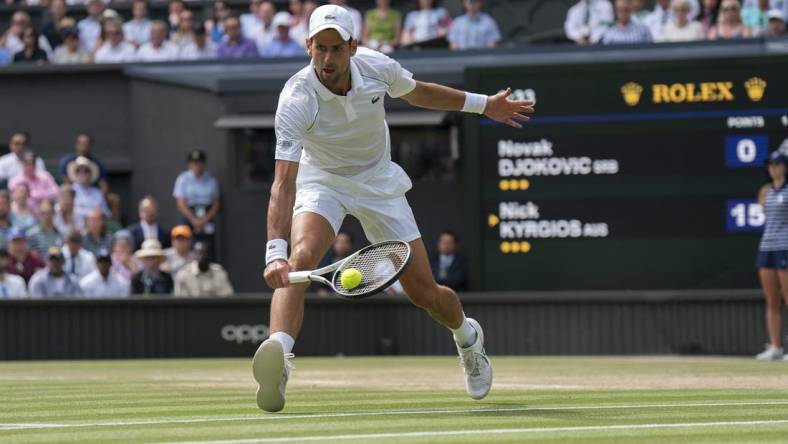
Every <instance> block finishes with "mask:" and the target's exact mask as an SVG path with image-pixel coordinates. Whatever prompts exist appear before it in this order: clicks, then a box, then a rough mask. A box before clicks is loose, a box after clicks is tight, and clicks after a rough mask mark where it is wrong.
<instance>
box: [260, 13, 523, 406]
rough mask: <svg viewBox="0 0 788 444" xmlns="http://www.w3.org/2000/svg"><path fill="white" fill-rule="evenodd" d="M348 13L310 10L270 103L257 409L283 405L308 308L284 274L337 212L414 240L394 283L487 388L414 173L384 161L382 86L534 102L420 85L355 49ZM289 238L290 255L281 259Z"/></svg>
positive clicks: (440, 96) (473, 329) (313, 256)
mask: <svg viewBox="0 0 788 444" xmlns="http://www.w3.org/2000/svg"><path fill="white" fill-rule="evenodd" d="M353 31H354V30H353V22H352V20H351V18H350V15H349V14H348V12H347V11H346V10H345V9H344V8H342V7H340V6H336V5H325V6H321V7H319V8H317V9H316V10H315V11H314V13H312V16H311V18H310V19H309V36H308V39H307V41H306V45H307V52H308V53H309V55H310V56H311V57H312V61H311V63H310V65H309V66H307V67H305V68H304V69H302V70H301V71H299V72H298V73H296V74H295V75H294V76H293V77H291V78H290V80H288V81H287V83H286V84H285V86H284V88H283V89H282V93H281V94H280V96H279V104H278V107H277V110H276V119H275V129H276V166H275V178H274V183H273V185H272V187H271V199H270V202H269V204H268V239H269V241H268V243H267V246H266V258H265V262H266V268H265V280H266V282H267V283H268V285H269V286H271V288H274V289H275V291H274V297H273V300H272V302H271V320H270V329H271V335H270V337H269V339H268V340H266V341H265V342H263V343H262V344H261V345H260V348H259V349H258V350H257V352H256V353H255V356H254V360H253V364H252V369H253V373H254V377H255V379H256V380H257V383H258V384H259V387H258V390H257V404H258V406H259V407H260V408H261V409H263V410H266V411H269V412H276V411H279V410H281V409H282V408H283V407H284V405H285V387H286V384H287V380H288V377H289V373H290V369H291V368H292V366H291V365H290V362H289V359H290V358H292V357H293V354H292V349H293V344H294V342H295V338H296V337H297V335H298V332H299V330H300V329H301V323H302V321H303V317H304V291H305V289H306V284H298V285H290V284H289V282H288V273H289V272H291V271H300V270H311V269H314V268H316V267H317V265H318V263H319V262H320V259H321V258H322V257H323V255H324V254H325V253H326V251H327V250H328V248H329V247H330V245H331V244H332V241H333V239H334V236H335V235H336V233H337V232H338V231H339V228H340V226H341V225H342V221H343V219H344V218H345V215H347V214H351V215H353V216H355V217H356V218H358V220H359V221H360V222H361V226H362V228H363V229H364V233H365V234H366V236H367V238H368V239H369V241H370V242H373V243H374V242H380V241H383V240H389V239H399V240H403V241H405V242H408V243H409V244H410V246H411V248H412V258H411V262H410V265H409V266H408V268H407V270H406V271H405V273H403V275H402V276H401V277H400V282H401V284H402V286H403V288H404V290H405V293H407V295H408V297H409V298H410V300H411V301H412V303H413V304H414V305H416V306H417V307H420V308H423V309H424V310H426V311H427V312H428V313H429V314H430V316H432V317H433V319H435V320H436V321H437V322H439V323H440V324H442V325H444V326H446V327H447V328H449V329H450V330H451V331H452V333H453V335H454V340H455V342H456V343H457V349H458V352H459V355H460V361H461V365H462V367H463V368H464V372H465V383H466V390H467V392H468V394H469V395H470V396H471V397H472V398H474V399H482V398H484V397H485V396H486V395H487V393H488V392H489V391H490V386H491V385H492V367H491V365H490V360H489V359H488V357H487V355H486V354H485V351H484V334H483V332H482V328H481V326H480V325H479V323H478V322H477V321H475V320H473V319H470V318H466V317H465V314H464V313H463V310H462V306H461V304H460V301H459V299H458V298H457V295H456V294H455V293H454V292H453V291H452V290H451V289H449V288H447V287H443V286H440V285H438V284H436V283H435V280H434V279H433V277H432V273H431V272H430V265H429V260H428V258H427V253H426V250H425V248H424V244H423V242H422V240H421V234H420V233H419V229H418V227H417V225H416V221H415V219H414V217H413V212H412V211H411V209H410V206H409V205H408V202H407V200H406V198H405V192H406V191H408V190H409V189H410V188H411V181H410V179H409V178H408V176H407V175H406V174H405V172H404V171H403V170H402V168H400V167H399V166H398V165H397V164H395V163H394V162H392V161H391V153H390V140H389V130H388V126H387V124H386V120H385V117H386V114H385V110H384V107H383V102H384V100H383V99H384V95H385V94H388V95H390V96H391V97H400V98H402V99H404V100H406V101H407V102H408V103H410V104H412V105H415V106H419V107H423V108H430V109H438V110H448V111H464V112H471V113H476V114H484V115H486V116H487V117H489V118H491V119H493V120H496V121H498V122H503V123H506V124H508V125H511V126H513V127H515V128H521V127H522V126H521V124H520V123H519V122H520V121H525V120H528V117H527V116H526V115H525V114H526V113H531V112H533V108H532V103H531V102H528V101H523V100H511V101H510V100H508V99H507V97H508V96H509V95H510V94H511V90H510V89H507V90H506V91H503V92H500V93H498V94H496V95H494V96H489V97H488V96H485V95H481V94H472V93H467V92H462V91H458V90H455V89H452V88H449V87H446V86H442V85H437V84H433V83H424V82H419V81H416V80H414V79H413V75H412V74H411V73H410V72H408V71H407V70H405V69H403V68H402V67H401V66H400V64H399V63H398V62H397V61H395V60H393V59H391V58H389V57H387V56H385V55H383V54H381V53H379V52H376V51H373V50H370V49H367V48H363V47H359V46H358V43H357V41H356V40H354V39H353V38H352V36H353ZM288 235H289V237H290V240H291V242H292V243H291V246H290V247H291V253H290V256H289V257H288V253H287V251H288V243H287V240H286V239H287V238H288Z"/></svg>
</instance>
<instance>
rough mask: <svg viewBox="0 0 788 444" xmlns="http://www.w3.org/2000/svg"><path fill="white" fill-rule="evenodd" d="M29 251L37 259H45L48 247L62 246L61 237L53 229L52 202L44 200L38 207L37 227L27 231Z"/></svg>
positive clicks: (55, 229) (53, 212)
mask: <svg viewBox="0 0 788 444" xmlns="http://www.w3.org/2000/svg"><path fill="white" fill-rule="evenodd" d="M27 239H28V242H30V250H32V251H35V252H36V254H38V256H39V257H46V255H47V250H49V247H60V246H62V245H63V236H62V235H61V234H60V233H59V232H58V231H57V228H55V209H54V207H53V206H52V202H50V201H48V200H45V201H43V202H41V204H40V205H39V206H38V225H36V226H34V227H32V228H30V229H29V230H27Z"/></svg>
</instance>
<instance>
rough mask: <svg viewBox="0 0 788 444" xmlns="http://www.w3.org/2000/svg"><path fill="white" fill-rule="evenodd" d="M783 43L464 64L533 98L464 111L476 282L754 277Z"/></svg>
mask: <svg viewBox="0 0 788 444" xmlns="http://www.w3.org/2000/svg"><path fill="white" fill-rule="evenodd" d="M786 73H788V59H786V58H785V57H782V58H777V57H762V58H758V59H754V58H744V59H742V58H738V59H725V60H703V61H671V62H659V63H656V62H654V63H652V62H649V63H637V64H635V63H608V64H599V65H582V66H579V65H563V66H528V67H505V68H503V67H502V68H496V69H489V68H485V69H484V70H473V69H471V70H468V71H467V73H466V76H467V78H466V83H467V85H468V86H469V88H470V89H471V90H476V91H480V92H484V93H486V94H494V93H496V92H497V91H499V90H501V89H503V88H505V87H507V86H511V87H512V88H513V90H514V95H515V97H517V98H524V99H530V100H533V101H535V102H536V114H535V115H534V117H533V119H532V120H531V121H530V122H528V123H527V124H525V127H524V128H523V129H520V130H517V129H513V128H510V127H508V126H505V125H502V124H498V123H496V122H493V121H491V120H488V119H478V118H474V117H472V116H471V117H466V120H465V122H464V123H465V131H466V133H465V137H464V139H465V149H466V157H465V159H467V161H466V162H467V163H466V165H465V168H466V171H467V176H466V178H465V179H466V180H465V193H466V196H467V198H468V199H467V201H468V202H470V205H469V214H468V220H467V223H468V227H469V230H468V232H469V233H470V236H469V237H470V239H468V244H469V245H468V248H469V250H471V251H469V259H470V260H471V265H472V267H471V269H472V270H474V272H476V273H478V274H477V275H476V276H473V278H474V282H476V283H477V286H478V287H480V288H481V289H485V290H501V291H507V290H559V289H561V290H566V289H591V290H592V289H599V290H602V289H640V290H643V289H676V288H684V289H691V288H739V287H745V288H746V287H756V286H757V280H756V270H755V265H754V263H755V257H756V252H757V245H758V239H759V237H760V231H761V230H762V226H763V223H764V215H763V212H762V209H761V207H760V206H759V205H758V204H757V200H756V197H757V193H758V190H759V188H760V187H761V186H762V185H763V184H765V183H766V182H767V176H766V173H765V168H764V165H765V161H766V159H767V157H768V154H769V153H770V152H771V151H774V150H776V149H778V148H779V147H780V146H783V147H784V148H785V149H788V76H786Z"/></svg>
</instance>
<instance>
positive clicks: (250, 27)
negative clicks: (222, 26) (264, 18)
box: [222, 0, 273, 39]
mask: <svg viewBox="0 0 788 444" xmlns="http://www.w3.org/2000/svg"><path fill="white" fill-rule="evenodd" d="M263 2H264V0H249V12H246V13H243V14H241V16H240V17H239V18H238V20H239V21H240V23H241V32H242V33H243V35H244V37H246V38H248V39H254V37H255V34H256V33H257V29H258V28H259V27H260V25H261V23H260V18H259V17H258V15H257V9H258V8H260V5H261V4H263ZM271 6H273V5H271ZM272 9H273V8H272ZM230 15H232V14H227V16H225V17H224V18H225V19H226V18H227V17H229V16H230ZM271 17H273V13H272V14H271ZM222 23H224V19H222Z"/></svg>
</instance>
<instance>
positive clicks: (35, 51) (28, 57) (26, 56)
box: [14, 26, 49, 65]
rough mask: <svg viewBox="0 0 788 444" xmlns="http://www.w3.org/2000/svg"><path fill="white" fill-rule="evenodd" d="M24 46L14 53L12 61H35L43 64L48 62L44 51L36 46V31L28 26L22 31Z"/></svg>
mask: <svg viewBox="0 0 788 444" xmlns="http://www.w3.org/2000/svg"><path fill="white" fill-rule="evenodd" d="M22 42H23V43H24V45H25V46H24V48H23V49H22V50H21V51H19V52H17V53H16V54H14V63H35V64H38V65H43V64H46V63H48V62H49V57H48V56H47V53H46V51H44V50H43V49H41V48H40V47H39V46H38V32H36V30H35V29H34V28H33V27H32V26H28V27H27V28H25V30H24V31H23V33H22Z"/></svg>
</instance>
